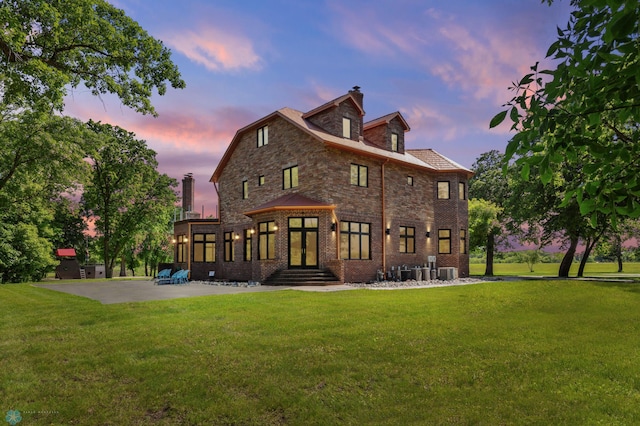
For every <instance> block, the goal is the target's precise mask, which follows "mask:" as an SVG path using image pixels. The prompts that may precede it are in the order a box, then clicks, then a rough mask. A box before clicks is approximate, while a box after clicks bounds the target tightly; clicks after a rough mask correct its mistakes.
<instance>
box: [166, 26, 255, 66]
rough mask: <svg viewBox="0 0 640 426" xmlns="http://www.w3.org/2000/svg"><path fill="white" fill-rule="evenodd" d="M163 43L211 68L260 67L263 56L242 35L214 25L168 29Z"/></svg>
mask: <svg viewBox="0 0 640 426" xmlns="http://www.w3.org/2000/svg"><path fill="white" fill-rule="evenodd" d="M163 39H164V40H166V43H167V44H168V45H169V46H171V47H172V48H173V49H174V50H176V51H178V52H180V53H182V54H183V55H185V56H186V57H187V58H189V59H190V60H191V61H193V62H195V63H198V64H201V65H204V66H205V68H207V69H208V70H210V71H221V70H238V69H251V70H259V69H260V68H262V63H263V61H262V58H261V57H260V56H259V55H258V54H257V53H256V51H255V49H254V45H253V43H252V41H251V40H250V39H249V38H248V37H247V36H245V35H243V34H240V33H237V32H234V31H229V30H228V29H220V28H216V27H208V26H201V27H200V28H198V29H195V30H185V31H181V32H176V33H168V34H166V35H164V36H163Z"/></svg>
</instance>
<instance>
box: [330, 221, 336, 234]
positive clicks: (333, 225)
mask: <svg viewBox="0 0 640 426" xmlns="http://www.w3.org/2000/svg"><path fill="white" fill-rule="evenodd" d="M331 231H332V232H336V223H335V222H332V223H331Z"/></svg>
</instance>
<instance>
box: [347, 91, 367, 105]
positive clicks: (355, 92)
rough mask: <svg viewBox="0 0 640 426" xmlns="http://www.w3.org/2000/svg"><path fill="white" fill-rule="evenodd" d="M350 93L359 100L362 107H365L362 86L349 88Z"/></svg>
mask: <svg viewBox="0 0 640 426" xmlns="http://www.w3.org/2000/svg"><path fill="white" fill-rule="evenodd" d="M349 93H350V94H351V95H352V96H353V97H354V98H355V99H356V101H358V103H359V104H360V108H362V109H364V105H363V103H362V102H363V98H364V93H362V92H361V91H360V86H353V89H351V90H349Z"/></svg>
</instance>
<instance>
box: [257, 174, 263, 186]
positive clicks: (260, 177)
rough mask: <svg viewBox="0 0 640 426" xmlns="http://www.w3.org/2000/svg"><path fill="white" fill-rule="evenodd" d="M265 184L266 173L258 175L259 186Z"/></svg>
mask: <svg viewBox="0 0 640 426" xmlns="http://www.w3.org/2000/svg"><path fill="white" fill-rule="evenodd" d="M262 185H264V175H260V176H258V186H262Z"/></svg>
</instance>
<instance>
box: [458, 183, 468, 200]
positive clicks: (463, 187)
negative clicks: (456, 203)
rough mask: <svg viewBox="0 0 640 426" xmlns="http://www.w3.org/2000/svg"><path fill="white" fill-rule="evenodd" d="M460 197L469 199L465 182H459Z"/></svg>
mask: <svg viewBox="0 0 640 426" xmlns="http://www.w3.org/2000/svg"><path fill="white" fill-rule="evenodd" d="M458 199H460V200H466V199H467V187H466V185H465V184H464V182H458Z"/></svg>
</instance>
